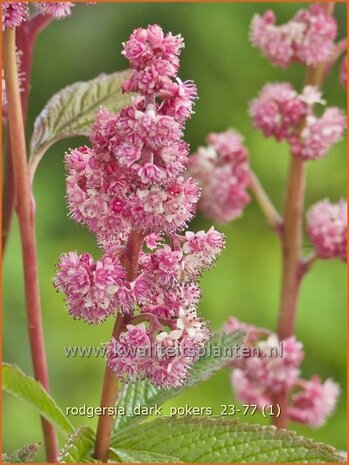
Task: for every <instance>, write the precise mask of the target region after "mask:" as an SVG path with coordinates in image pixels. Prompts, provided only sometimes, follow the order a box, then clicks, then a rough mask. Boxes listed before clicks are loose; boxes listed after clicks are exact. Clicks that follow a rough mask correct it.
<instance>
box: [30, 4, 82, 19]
mask: <svg viewBox="0 0 349 465" xmlns="http://www.w3.org/2000/svg"><path fill="white" fill-rule="evenodd" d="M74 6H75V4H74V3H72V2H38V3H35V8H36V9H37V11H38V12H39V13H41V14H44V15H50V16H53V17H54V18H56V19H61V18H65V17H66V16H69V15H70V14H71V9H72V8H73V7H74Z"/></svg>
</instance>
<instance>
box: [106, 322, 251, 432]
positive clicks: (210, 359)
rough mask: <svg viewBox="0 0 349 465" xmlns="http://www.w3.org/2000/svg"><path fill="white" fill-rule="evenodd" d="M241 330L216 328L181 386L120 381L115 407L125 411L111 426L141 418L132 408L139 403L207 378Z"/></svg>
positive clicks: (164, 398) (224, 362)
mask: <svg viewBox="0 0 349 465" xmlns="http://www.w3.org/2000/svg"><path fill="white" fill-rule="evenodd" d="M243 336H244V334H243V333H242V332H241V331H237V332H235V333H231V334H227V333H225V332H224V331H220V332H218V333H217V334H216V335H215V337H214V338H213V341H212V342H211V348H212V351H211V354H210V353H208V351H207V352H206V355H204V356H203V357H202V358H201V359H200V360H199V361H198V362H197V363H196V364H195V365H194V366H193V368H192V370H191V373H190V378H189V381H188V382H187V383H186V385H185V386H183V388H181V389H169V390H161V389H157V388H156V387H154V386H153V385H152V384H151V383H149V382H148V381H137V382H135V383H130V384H124V386H123V387H122V390H121V394H120V398H119V402H118V407H119V408H123V409H124V410H125V415H120V416H117V417H116V420H115V426H114V427H115V430H117V429H119V428H124V427H126V426H129V425H131V424H133V423H135V422H139V421H141V420H142V416H141V415H137V416H135V415H134V409H135V408H136V407H139V406H147V407H151V406H152V405H155V404H163V403H164V402H166V401H167V400H169V399H171V398H173V397H175V396H178V395H179V394H180V393H181V392H182V391H183V389H185V388H187V387H191V386H195V385H196V384H198V383H199V382H201V381H204V380H206V379H208V378H210V377H211V376H212V375H213V374H214V373H215V372H216V371H218V370H220V369H221V368H223V367H224V366H226V365H227V364H228V363H229V362H230V361H231V356H230V354H231V350H230V349H231V348H232V347H234V346H235V345H237V344H239V343H241V341H242V338H243Z"/></svg>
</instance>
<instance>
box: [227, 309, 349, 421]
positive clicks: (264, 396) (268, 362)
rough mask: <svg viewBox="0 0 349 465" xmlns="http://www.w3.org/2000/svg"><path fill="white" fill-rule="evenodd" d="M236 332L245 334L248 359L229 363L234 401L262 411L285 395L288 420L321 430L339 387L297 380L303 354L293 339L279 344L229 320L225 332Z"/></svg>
mask: <svg viewBox="0 0 349 465" xmlns="http://www.w3.org/2000/svg"><path fill="white" fill-rule="evenodd" d="M239 329H242V330H244V331H245V332H246V339H245V344H244V349H245V354H246V353H247V355H245V356H244V357H241V358H234V359H233V360H232V362H231V368H232V373H231V383H232V387H233V389H234V392H235V395H236V397H237V399H238V400H239V401H240V402H243V403H244V404H251V405H256V406H257V407H258V409H260V410H263V409H264V408H265V407H267V406H270V405H272V403H273V398H274V396H275V395H280V394H282V393H286V392H288V393H290V395H289V396H288V402H287V406H286V409H287V415H288V416H289V418H290V420H292V421H295V422H297V423H302V424H307V425H309V426H312V427H316V428H317V427H320V426H322V425H323V424H324V423H325V422H326V420H327V418H328V417H329V416H330V415H331V414H332V413H333V411H334V409H335V406H336V403H337V400H338V396H339V391H340V390H339V386H338V385H337V384H336V383H335V382H334V381H332V380H331V379H328V380H326V381H325V382H324V383H323V384H321V380H320V378H319V377H317V376H314V377H313V378H312V379H311V380H310V381H306V380H304V379H302V378H301V377H300V375H301V370H300V365H301V363H302V361H303V358H304V351H303V344H302V343H301V342H299V341H297V339H296V338H295V336H292V337H289V338H287V339H284V340H283V341H279V339H278V337H277V336H276V334H273V333H271V332H270V331H267V330H265V329H264V328H256V327H255V326H253V325H249V324H247V323H243V322H241V321H239V320H237V319H236V318H234V317H231V318H229V319H228V321H227V322H226V325H225V331H226V332H228V333H229V332H233V331H236V330H239ZM248 349H249V350H248Z"/></svg>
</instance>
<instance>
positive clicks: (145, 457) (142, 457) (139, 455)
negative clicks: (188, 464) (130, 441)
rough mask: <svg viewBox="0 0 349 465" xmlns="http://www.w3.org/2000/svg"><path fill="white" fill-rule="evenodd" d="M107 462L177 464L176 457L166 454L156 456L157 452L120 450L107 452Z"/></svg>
mask: <svg viewBox="0 0 349 465" xmlns="http://www.w3.org/2000/svg"><path fill="white" fill-rule="evenodd" d="M109 459H110V460H109V461H114V460H115V461H117V462H118V463H178V460H177V459H176V457H171V456H169V455H168V454H158V453H157V452H150V453H149V452H148V451H144V450H141V451H139V450H122V449H118V450H117V452H116V451H114V449H110V451H109Z"/></svg>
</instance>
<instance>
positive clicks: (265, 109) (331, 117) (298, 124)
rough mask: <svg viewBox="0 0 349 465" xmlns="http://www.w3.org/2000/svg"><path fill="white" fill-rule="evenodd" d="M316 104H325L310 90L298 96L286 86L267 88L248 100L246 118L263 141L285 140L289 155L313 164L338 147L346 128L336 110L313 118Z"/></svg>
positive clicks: (317, 94)
mask: <svg viewBox="0 0 349 465" xmlns="http://www.w3.org/2000/svg"><path fill="white" fill-rule="evenodd" d="M316 103H321V104H324V103H325V102H324V100H322V99H321V93H320V92H319V91H318V90H317V88H316V87H314V86H306V87H305V88H304V89H303V92H302V93H301V94H298V93H297V92H296V91H295V90H294V89H293V88H292V86H291V85H290V84H288V83H274V84H267V85H265V86H264V87H263V88H262V90H261V92H260V94H259V95H258V97H257V98H255V99H254V100H252V102H251V104H250V115H251V117H252V121H253V125H254V127H255V128H258V129H260V130H261V131H262V132H263V134H264V136H265V137H271V136H272V137H274V138H275V139H276V140H278V141H280V140H286V141H287V142H288V143H289V144H290V147H291V151H292V154H293V155H295V156H299V157H301V158H302V159H303V160H313V159H318V158H321V157H323V156H324V155H325V154H326V152H327V150H328V149H329V148H330V147H331V146H332V145H334V144H336V143H338V142H339V141H340V140H341V138H342V136H343V133H344V129H345V127H346V118H345V115H344V114H343V112H342V111H341V110H340V109H339V108H337V107H328V108H326V109H325V111H324V112H323V114H322V116H320V117H318V116H315V115H314V114H313V108H314V105H315V104H316Z"/></svg>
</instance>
